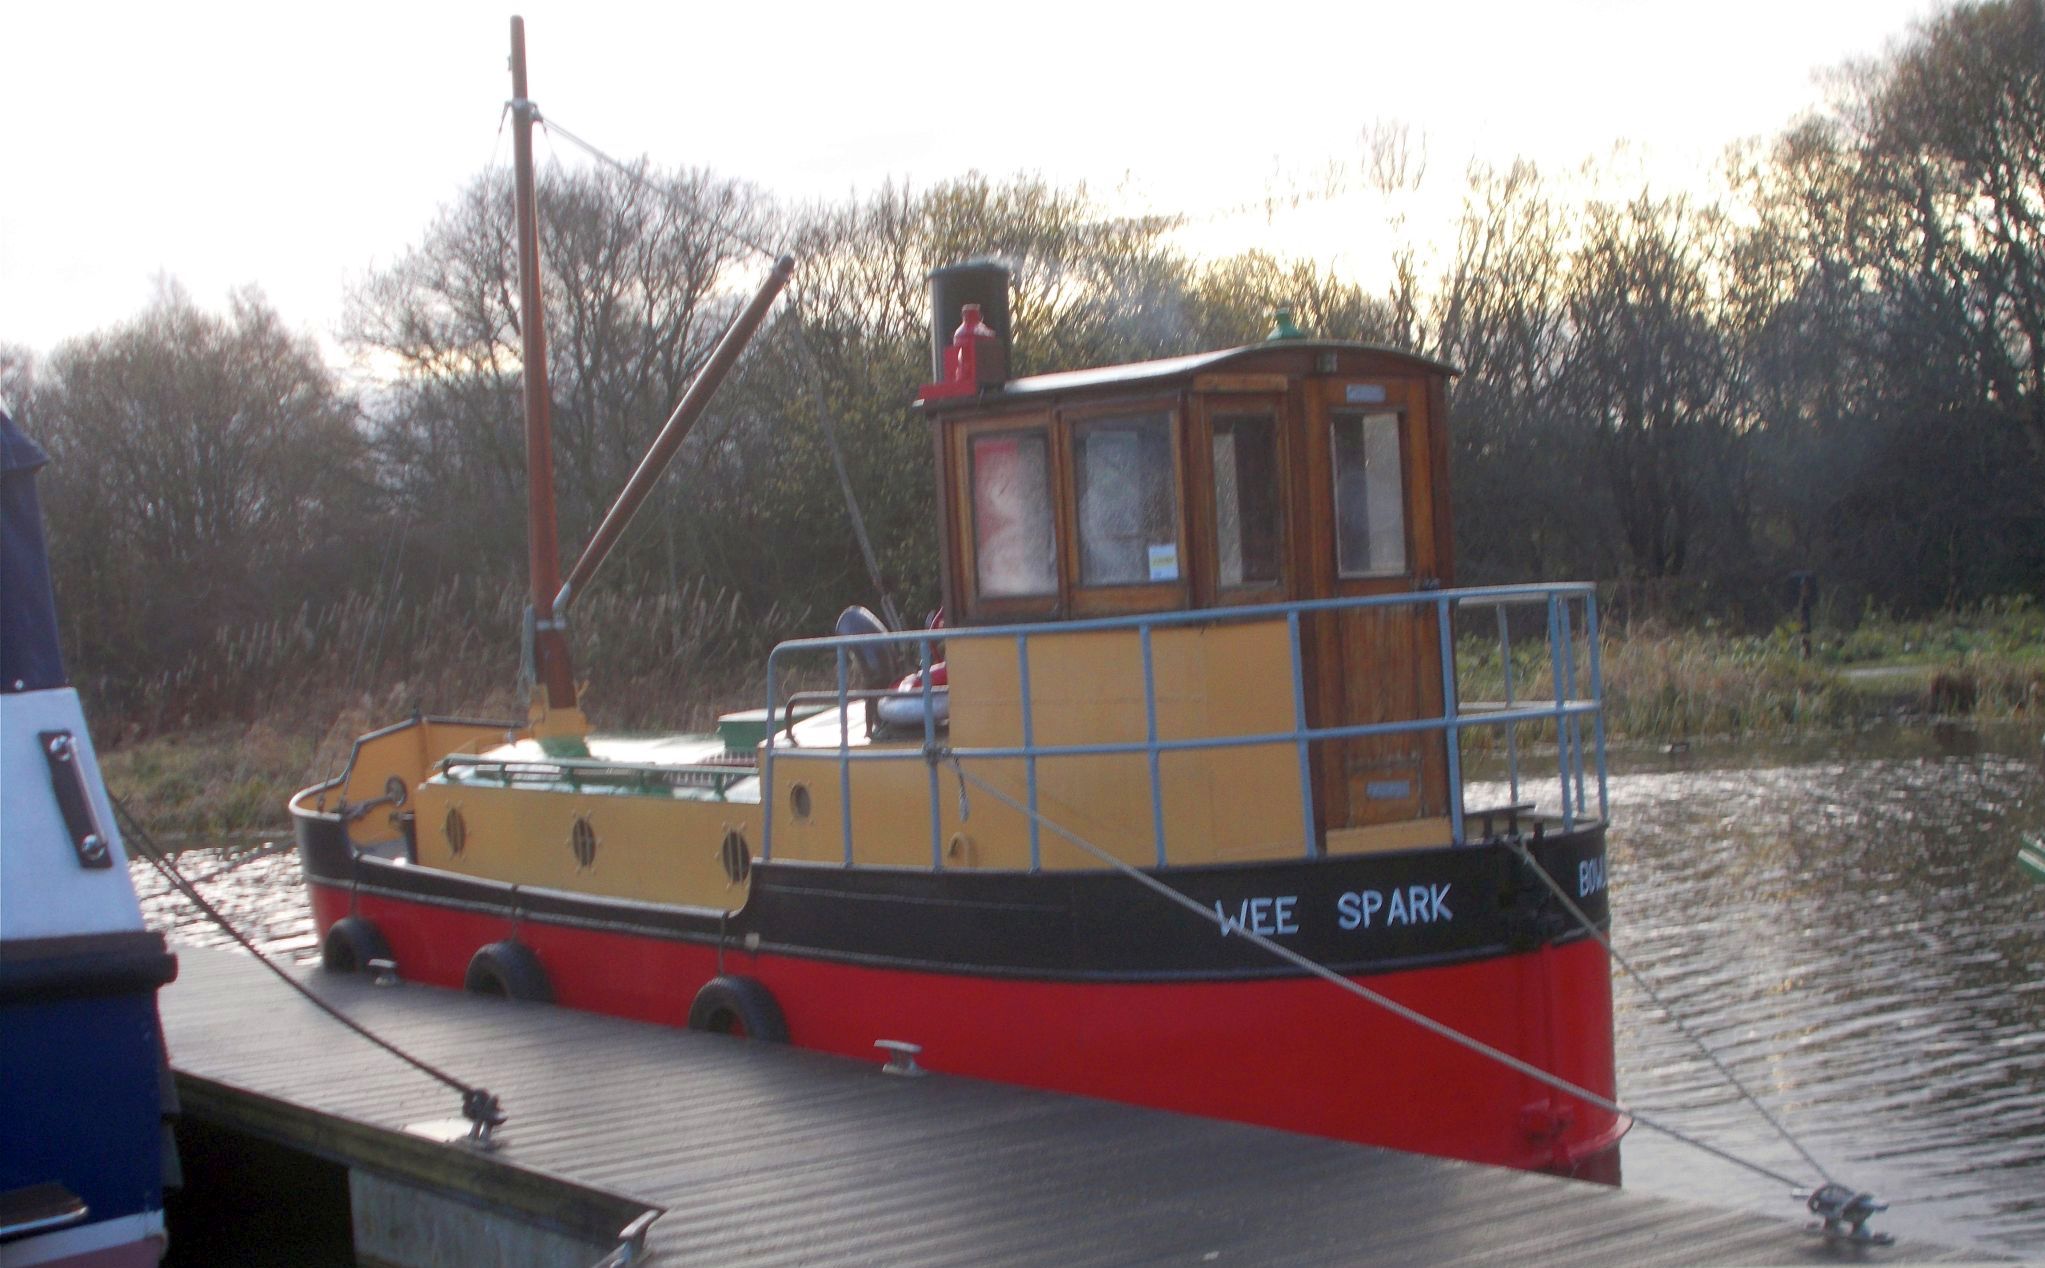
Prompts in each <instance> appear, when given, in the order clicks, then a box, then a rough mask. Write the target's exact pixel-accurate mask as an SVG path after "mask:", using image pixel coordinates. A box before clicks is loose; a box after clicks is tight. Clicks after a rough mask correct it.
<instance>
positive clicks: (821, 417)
mask: <svg viewBox="0 0 2045 1268" xmlns="http://www.w3.org/2000/svg"><path fill="white" fill-rule="evenodd" d="M789 308H790V309H791V310H792V311H793V314H794V317H795V321H794V330H795V336H794V338H795V347H796V351H797V353H798V354H799V355H800V356H801V357H802V360H803V364H804V366H805V367H806V368H807V369H808V371H809V373H808V374H807V375H806V376H805V377H806V378H807V379H808V380H809V390H810V396H811V398H812V399H813V400H814V401H815V402H816V407H817V426H818V427H819V428H821V429H822V430H823V433H824V443H825V445H826V446H828V447H829V449H830V451H831V466H832V467H834V468H835V469H836V470H837V472H838V487H839V489H840V490H842V491H843V492H844V494H845V510H846V511H847V512H848V513H849V514H850V515H851V517H852V535H853V537H854V538H856V539H857V540H858V542H859V555H860V558H862V559H864V560H865V561H866V575H867V577H868V578H869V579H871V580H872V582H873V589H874V593H875V594H878V595H879V596H880V605H881V615H882V616H883V617H884V618H886V620H887V623H888V628H889V629H891V630H899V629H902V628H904V627H903V625H902V614H901V612H900V611H899V610H898V609H897V608H896V607H895V600H894V596H892V595H890V594H889V593H888V587H887V583H886V582H884V581H882V580H881V572H880V561H879V559H877V558H876V557H875V556H874V553H873V542H872V540H871V539H870V538H869V537H868V536H867V533H866V517H865V516H864V515H862V514H860V511H859V499H858V498H857V497H856V496H854V495H853V492H852V477H851V475H850V474H849V473H847V471H846V470H845V452H844V449H843V447H841V446H840V445H839V444H838V428H837V425H836V424H835V423H833V422H832V421H831V411H830V408H829V407H828V406H827V405H826V404H825V403H824V372H823V365H822V363H821V362H820V361H819V360H818V358H817V355H816V349H815V348H814V347H813V346H812V345H811V344H810V341H809V326H808V323H807V322H806V321H805V320H804V318H803V313H802V306H801V301H799V300H794V301H791V302H790V304H789Z"/></svg>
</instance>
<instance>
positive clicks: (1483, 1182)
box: [161, 949, 1969, 1268]
mask: <svg viewBox="0 0 2045 1268" xmlns="http://www.w3.org/2000/svg"><path fill="white" fill-rule="evenodd" d="M179 956H180V960H181V966H182V967H181V973H180V975H179V979H178V981H177V982H176V983H174V984H173V985H172V986H170V987H168V988H166V989H165V990H164V991H163V993H162V996H161V1008H162V1012H163V1020H164V1027H165V1031H166V1033H167V1036H168V1040H169V1045H170V1053H171V1062H172V1065H173V1067H174V1069H175V1071H176V1074H177V1083H178V1089H179V1094H180V1096H181V1098H182V1101H183V1113H184V1115H185V1116H186V1117H187V1118H189V1119H192V1120H195V1121H196V1122H198V1123H203V1124H206V1125H208V1126H211V1127H218V1128H222V1129H225V1130H229V1131H233V1132H238V1133H243V1134H245V1135H249V1136H254V1137H257V1138H260V1139H263V1140H266V1141H270V1142H274V1143H276V1144H280V1145H284V1146H287V1147H289V1148H291V1149H294V1150H297V1151H300V1152H304V1153H309V1154H312V1155H314V1156H316V1157H318V1158H323V1159H325V1160H327V1161H328V1162H333V1163H339V1164H341V1165H343V1166H346V1167H347V1168H348V1177H349V1184H350V1188H351V1191H352V1197H353V1203H354V1221H355V1237H356V1248H357V1253H358V1254H364V1255H371V1254H373V1255H374V1256H375V1257H377V1258H379V1259H382V1260H386V1261H389V1262H394V1263H403V1262H407V1261H408V1260H409V1261H411V1262H425V1263H449V1262H470V1263H474V1262H490V1261H492V1260H494V1261H496V1262H504V1263H543V1262H552V1263H561V1264H572V1265H576V1266H577V1268H587V1266H588V1265H593V1264H596V1263H597V1262H599V1261H600V1260H602V1261H604V1262H611V1263H619V1264H622V1263H626V1262H644V1263H651V1264H656V1265H677V1264H696V1263H705V1264H727V1263H737V1264H804V1265H812V1266H817V1265H835V1264H889V1265H915V1264H933V1265H953V1264H1054V1263H1055V1264H1060V1265H1067V1264H1072V1265H1078V1264H1131V1263H1150V1262H1159V1263H1165V1262H1171V1263H1185V1264H1194V1265H1200V1264H1221V1265H1228V1264H1237V1265H1245V1264H1254V1265H1285V1264H1299V1265H1325V1264H1394V1263H1396V1264H1410V1263H1430V1264H1513V1265H1530V1264H1568V1265H1572V1266H1573V1268H1588V1266H1593V1265H1602V1264H1610V1265H1628V1266H1635V1265H1651V1264H1671V1265H1674V1264H1700V1263H1716V1264H1757V1265H1758V1264H1809V1263H1811V1262H1812V1261H1813V1260H1817V1261H1821V1262H1822V1261H1826V1260H1829V1259H1832V1258H1833V1256H1832V1255H1831V1254H1828V1253H1827V1252H1826V1249H1825V1247H1824V1246H1823V1244H1822V1243H1821V1242H1818V1241H1816V1240H1815V1239H1813V1238H1811V1237H1810V1236H1808V1235H1806V1234H1805V1233H1804V1232H1803V1231H1802V1230H1801V1228H1800V1227H1799V1226H1798V1225H1797V1224H1796V1223H1794V1222H1791V1221H1788V1220H1783V1221H1775V1220H1770V1219H1766V1218H1762V1217H1759V1216H1755V1215H1751V1214H1743V1213H1733V1212H1727V1211H1721V1210H1715V1209H1711V1208H1707V1207H1702V1206H1694V1205H1688V1204H1685V1203H1681V1202H1676V1201H1671V1200H1668V1199H1664V1198H1657V1197H1648V1196H1644V1195H1640V1194H1634V1193H1629V1192H1625V1191H1621V1190H1612V1189H1607V1188H1602V1187H1599V1186H1594V1185H1588V1184H1578V1183H1574V1182H1570V1181H1563V1180H1554V1179H1549V1178H1546V1177H1542V1176H1535V1175H1528V1174H1524V1173H1519V1172H1512V1171H1504V1170H1499V1169H1495V1168H1488V1167H1479V1166H1473V1165H1469V1164H1465V1163H1458V1162H1450V1161H1445V1160H1441V1159H1435V1158H1423V1157H1417V1156H1414V1155H1410V1154H1401V1153H1395V1152H1392V1151H1388V1150H1381V1149H1371V1148H1365V1147H1361V1146H1356V1145H1349V1144H1343V1143H1340V1142H1335V1141H1328V1140H1320V1139H1315V1138H1311V1137H1305V1136H1296V1135H1292V1134H1289V1133H1285V1132H1277V1131H1270V1130H1266V1129H1262V1128H1253V1127H1243V1126H1238V1125H1234V1124H1228V1123H1220V1122H1214V1121H1210V1120H1205V1119H1196V1118H1188V1117H1183V1116H1180V1115H1174V1114H1166V1113H1160V1112H1157V1111H1151V1110H1142V1109H1135V1108H1130V1107H1127V1106H1121V1105H1112V1104H1107V1103H1104V1102H1099V1101H1089V1100H1083V1099H1078V1098H1073V1097H1066V1096H1058V1095H1053V1094H1049V1093H1043V1092H1035V1091H1030V1090H1025V1089H1019V1088H1012V1087H1004V1086H999V1085H995V1084H989V1083H981V1082H976V1081H972V1080H966V1079H957V1078H948V1077H944V1076H943V1075H942V1074H939V1075H935V1076H933V1077H927V1078H891V1077H887V1076H884V1075H882V1074H881V1073H879V1069H878V1067H877V1066H874V1065H869V1064H865V1063H861V1062H855V1061H848V1060H844V1059H841V1058H835V1057H828V1056H822V1055H819V1054H815V1053H807V1052H801V1051H796V1050H793V1049H788V1048H782V1047H775V1046H770V1045H765V1044H759V1043H749V1042H747V1041H744V1040H735V1039H729V1038H725V1037H722V1036H711V1035H703V1034H696V1033H691V1032H688V1031H682V1030H673V1029H667V1028H663V1027H658V1026H650V1025H645V1024H640V1023H635V1022H627V1021H619V1020H615V1019H612V1018H605V1017H597V1016H592V1015H590V1014H585V1013H575V1012H569V1011H566V1010H559V1009H553V1008H548V1007H544V1006H539V1005H530V1004H518V1003H511V1002H507V1001H502V1000H495V999H484V998H480V997H476V996H469V995H463V994H459V993H455V992H450V991H443V990H436V989H433V988H431V987H424V986H418V985H410V984H407V985H399V986H395V987H376V986H373V985H371V984H370V983H369V982H367V981H366V980H363V979H361V978H335V977H332V976H330V975H326V974H322V973H319V972H317V971H315V970H298V971H297V972H298V973H299V974H300V975H301V976H302V978H303V980H305V981H307V982H308V983H309V984H310V985H313V986H314V987H315V988H316V989H317V990H318V992H319V993H320V994H321V995H322V996H323V997H324V998H326V999H328V1000H331V1001H332V1002H334V1003H335V1004H337V1005H339V1006H340V1007H341V1008H343V1009H344V1010H346V1011H347V1012H348V1013H349V1014H350V1015H351V1016H353V1017H355V1018H356V1019H357V1020H359V1021H361V1022H362V1023H363V1024H365V1025H367V1026H369V1027H370V1028H371V1029H373V1030H375V1031H377V1032H378V1033H380V1034H382V1035H384V1036H386V1037H387V1038H389V1039H391V1040H392V1041H394V1042H396V1043H398V1044H400V1045H401V1046H403V1047H405V1048H406V1049H408V1050H409V1051H412V1052H413V1053H415V1054H416V1055H418V1056H419V1057H420V1058H422V1059H424V1060H426V1061H429V1062H431V1063H433V1064H435V1065H438V1066H440V1067H441V1068H443V1069H446V1070H448V1071H450V1072H451V1073H453V1074H455V1075H456V1076H457V1077H459V1078H462V1079H465V1080H467V1081H469V1082H471V1083H477V1084H481V1085H483V1086H485V1087H488V1088H489V1089H490V1090H491V1091H493V1092H495V1093H497V1094H498V1096H499V1097H500V1098H501V1099H502V1102H503V1106H504V1109H505V1111H506V1113H507V1114H508V1115H509V1122H508V1123H506V1124H505V1126H504V1127H503V1128H501V1129H500V1132H499V1137H498V1139H499V1145H498V1147H497V1148H496V1149H495V1150H494V1151H491V1152H488V1153H480V1152H477V1151H475V1150H472V1149H469V1148H466V1147H464V1146H459V1145H447V1144H443V1143H438V1142H435V1141H433V1140H430V1139H427V1138H426V1137H424V1136H421V1135H418V1134H415V1133H408V1132H407V1131H406V1128H407V1127H408V1126H412V1125H417V1124H422V1123H427V1122H432V1121H435V1120H447V1119H450V1118H453V1117H455V1116H456V1115H457V1113H458V1109H459V1105H458V1098H457V1097H456V1096H455V1094H454V1093H452V1092H450V1091H449V1090H448V1089H446V1088H445V1087H443V1086H442V1085H441V1084H439V1083H437V1082H435V1081H433V1080H431V1079H429V1078H427V1077H426V1076H424V1075H422V1074H420V1073H418V1072H417V1071H415V1070H413V1069H411V1068H410V1067H408V1066H406V1065H404V1064H402V1063H400V1062H399V1061H397V1060H396V1059H395V1058H393V1057H391V1056H389V1055H388V1054H386V1053H384V1052H382V1051H379V1050H378V1049H376V1048H374V1047H372V1046H371V1045H370V1044H368V1043H366V1042H365V1041H363V1040H362V1039H360V1038H358V1037H357V1036H355V1035H353V1034H350V1033H349V1032H347V1031H346V1030H345V1029H343V1028H342V1027H340V1026H339V1025H337V1024H336V1023H334V1022H333V1021H332V1020H330V1019H329V1018H327V1017H325V1016H323V1015H322V1014H320V1013H319V1012H318V1011H317V1010H316V1009H314V1008H313V1007H312V1006H311V1005H310V1004H308V1003H307V1002H306V1001H304V1000H303V999H300V998H299V997H298V996H297V995H296V994H294V993H292V992H291V991H289V990H287V989H286V988H285V987H284V986H283V985H282V984H281V983H279V982H277V981H276V980H275V979H274V978H273V977H272V976H271V975H270V974H269V973H267V972H266V971H265V970H264V969H263V968H262V967H261V966H260V965H258V964H256V963H255V962H254V961H253V960H252V959H250V958H248V957H247V956H244V955H241V954H239V953H231V952H224V951H207V950H194V949H184V950H181V951H180V952H179ZM876 1037H881V1036H876ZM888 1037H893V1036H888ZM903 1037H904V1038H913V1036H903ZM365 1239H366V1240H368V1241H370V1242H372V1243H374V1244H373V1245H372V1246H365V1245H364V1242H365ZM634 1254H643V1258H641V1259H637V1260H634V1259H632V1258H631V1256H632V1255H634ZM1838 1258H1839V1259H1840V1260H1841V1261H1842V1262H1860V1263H1868V1262H1873V1263H1898V1262H1912V1263H1921V1262H1932V1261H1954V1260H1961V1259H1966V1258H1969V1256H1966V1255H1962V1254H1958V1253H1955V1252H1950V1251H1945V1250H1943V1249H1941V1248H1937V1247H1927V1246H1922V1245H1904V1246H1899V1247H1896V1248H1893V1249H1890V1250H1875V1251H1863V1252H1857V1253H1855V1252H1844V1251H1842V1252H1840V1254H1839V1256H1838Z"/></svg>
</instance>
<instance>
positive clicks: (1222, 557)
mask: <svg viewBox="0 0 2045 1268" xmlns="http://www.w3.org/2000/svg"><path fill="white" fill-rule="evenodd" d="M1277 441H1278V421H1277V419H1276V418H1275V417H1273V416H1272V415H1271V414H1270V413H1268V412H1265V413H1257V414H1238V415H1233V416H1224V417H1221V418H1217V419H1215V421H1214V541H1215V553H1216V556H1217V558H1216V561H1215V562H1216V565H1217V567H1216V572H1217V576H1218V579H1219V581H1220V583H1221V585H1222V586H1224V587H1228V586H1245V585H1269V584H1271V583H1273V582H1276V581H1277V580H1278V552H1279V541H1280V518H1279V516H1280V513H1279V504H1278V444H1277Z"/></svg>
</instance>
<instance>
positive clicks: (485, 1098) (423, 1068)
mask: <svg viewBox="0 0 2045 1268" xmlns="http://www.w3.org/2000/svg"><path fill="white" fill-rule="evenodd" d="M107 800H108V801H109V802H111V803H112V804H113V808H114V813H115V814H116V815H117V816H119V818H120V821H121V826H122V829H123V831H124V832H125V833H126V835H127V836H128V838H129V839H130V840H132V841H134V842H135V843H137V844H138V845H140V846H141V847H142V855H143V857H144V859H146V860H147V861H148V863H149V864H150V866H152V867H154V868H155V869H156V870H157V872H158V874H159V875H161V876H162V877H163V879H164V881H165V882H166V883H168V884H169V885H170V887H171V888H172V889H174V890H176V891H177V892H178V893H180V894H183V895H184V896H185V897H186V898H188V899H190V900H191V902H192V904H193V905H194V906H196V907H197V908H198V909H199V911H200V912H201V913H203V914H204V915H205V916H206V917H207V918H208V919H210V920H211V921H213V923H214V924H216V925H219V926H220V928H221V929H222V930H223V931H224V932H225V933H226V934H227V936H228V937H230V938H233V939H234V940H235V941H236V942H237V943H239V944H240V945H241V948H242V950H244V951H247V952H248V953H249V954H250V955H252V956H254V957H256V961H257V963H259V964H261V965H262V966H263V967H264V968H266V969H268V970H270V972H272V973H274V974H276V975H277V980H278V981H280V982H282V983H284V985H286V986H288V987H290V988H291V989H292V990H294V991H297V992H298V993H299V994H300V995H302V996H304V997H305V999H306V1000H307V1001H308V1002H309V1003H311V1004H312V1005H313V1007H315V1008H317V1009H319V1010H320V1011H321V1012H323V1013H325V1014H326V1015H327V1016H329V1017H331V1018H333V1019H334V1020H335V1021H337V1022H340V1023H341V1024H342V1025H343V1026H346V1027H347V1028H348V1029H350V1030H352V1031H354V1032H355V1033H356V1034H358V1035H360V1036H362V1037H363V1038H364V1039H367V1040H368V1041H369V1042H371V1043H373V1044H375V1045H376V1046H377V1047H379V1048H381V1049H383V1050H384V1051H385V1052H388V1053H390V1054H391V1055H392V1056H394V1057H396V1058H398V1059H399V1060H400V1061H403V1062H404V1063H405V1064H406V1065H409V1066H411V1067H412V1068H413V1069H415V1070H417V1071H419V1072H420V1073H421V1074H424V1075H426V1076H427V1077H428V1078H430V1079H433V1080H434V1081H436V1082H438V1083H440V1084H442V1085H443V1086H445V1087H448V1088H450V1089H452V1090H453V1091H455V1092H457V1093H459V1094H460V1095H461V1098H462V1115H463V1117H465V1118H467V1119H468V1120H469V1121H470V1122H471V1123H472V1124H474V1125H475V1126H476V1129H477V1131H476V1135H477V1137H478V1138H479V1139H487V1138H488V1130H489V1128H493V1127H497V1126H499V1125H501V1124H502V1123H503V1122H504V1121H505V1116H504V1111H503V1108H502V1106H500V1104H499V1103H498V1100H497V1098H496V1097H495V1096H494V1095H492V1094H491V1093H490V1091H489V1090H488V1089H487V1088H483V1087H480V1086H477V1085H475V1084H472V1083H465V1082H463V1081H462V1080H461V1079H458V1078H456V1077H455V1076H454V1075H452V1074H449V1073H448V1072H447V1071H445V1070H442V1069H441V1068H440V1067H438V1066H436V1065H433V1064H431V1063H430V1062H427V1061H424V1060H422V1059H420V1058H418V1057H415V1056H413V1055H412V1054H411V1053H409V1052H406V1051H405V1050H404V1049H403V1048H400V1047H398V1046H397V1045H396V1044H394V1043H392V1042H391V1041H390V1040H388V1039H385V1038H384V1037H383V1036H381V1035H379V1034H377V1033H376V1032H375V1031H372V1030H370V1029H369V1028H368V1027H367V1026H364V1025H363V1024H362V1023H361V1022H358V1021H356V1020H355V1019H354V1018H352V1017H350V1016H348V1015H347V1014H346V1013H343V1012H342V1011H341V1010H340V1009H338V1008H335V1007H334V1006H333V1005H332V1004H330V1003H328V1002H327V1001H326V1000H323V999H321V998H320V997H319V996H318V995H315V994H314V993H313V992H312V990H311V989H310V988H309V987H307V986H306V985H305V984H304V983H303V982H300V981H299V980H298V979H296V978H294V977H292V976H291V975H290V974H289V973H286V972H285V971H284V970H283V969H282V968H281V967H280V966H278V964H277V963H276V962H275V961H274V960H272V959H271V958H270V957H269V956H267V955H265V954H263V952H262V950H261V949H260V948H258V947H257V946H256V944H255V943H253V942H251V941H249V939H248V938H247V937H246V936H245V935H244V934H243V933H242V932H241V930H239V929H237V928H235V927H234V923H233V922H232V921H230V920H229V919H228V918H227V917H226V916H224V915H222V914H221V913H220V909H219V908H217V907H215V906H214V905H213V904H212V903H210V902H208V901H206V897H205V895H203V894H201V893H200V892H199V891H198V889H197V888H195V887H194V886H193V884H192V882H190V881H188V880H186V879H185V877H184V874H183V873H182V872H180V871H179V870H178V866H177V864H176V863H175V862H174V861H173V860H172V859H171V857H170V856H169V855H168V854H166V853H165V852H164V850H163V849H162V847H160V846H158V845H157V844H156V839H155V838H154V837H152V836H150V834H149V830H148V829H147V828H144V827H143V826H142V824H141V822H140V821H139V820H137V819H136V818H135V816H134V815H133V814H132V813H131V812H130V811H129V810H128V806H127V803H126V802H124V801H122V800H121V799H120V798H119V797H116V796H114V795H113V793H112V792H111V791H109V792H108V793H107Z"/></svg>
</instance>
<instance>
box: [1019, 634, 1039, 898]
mask: <svg viewBox="0 0 2045 1268" xmlns="http://www.w3.org/2000/svg"><path fill="white" fill-rule="evenodd" d="M1015 665H1016V681H1017V689H1018V690H1019V691H1020V692H1021V696H1022V746H1023V782H1024V785H1025V786H1026V788H1027V791H1028V794H1029V807H1030V871H1032V872H1041V871H1043V870H1044V841H1043V835H1042V828H1041V826H1040V825H1039V823H1038V820H1037V728H1036V722H1035V720H1034V718H1033V716H1032V715H1031V712H1030V636H1029V635H1028V634H1018V635H1016V636H1015Z"/></svg>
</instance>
